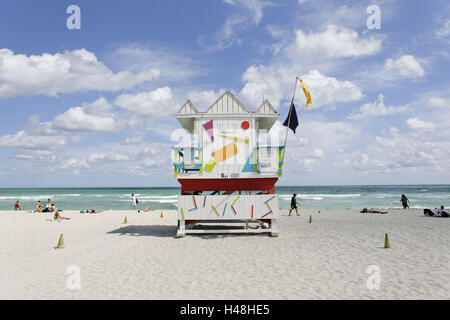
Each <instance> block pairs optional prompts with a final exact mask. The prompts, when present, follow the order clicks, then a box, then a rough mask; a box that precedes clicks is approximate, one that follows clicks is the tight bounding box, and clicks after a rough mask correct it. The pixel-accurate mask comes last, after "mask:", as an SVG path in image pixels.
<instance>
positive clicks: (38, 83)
mask: <svg viewBox="0 0 450 320" xmlns="http://www.w3.org/2000/svg"><path fill="white" fill-rule="evenodd" d="M159 73H160V72H159V70H157V69H149V70H145V71H142V72H140V73H137V74H133V73H130V72H129V71H121V72H117V73H114V72H113V71H111V70H110V69H109V68H108V67H106V66H105V65H104V64H103V63H102V62H101V61H98V59H97V57H96V56H95V54H94V53H92V52H89V51H87V50H85V49H79V50H74V51H65V52H63V53H56V54H49V53H43V54H42V55H31V56H26V55H23V54H14V52H12V51H11V50H9V49H0V98H8V97H14V96H22V95H39V94H42V95H49V96H55V95H57V94H60V93H73V92H77V91H86V90H99V91H117V90H121V89H129V88H132V87H134V86H135V85H137V84H140V83H142V82H145V81H149V80H153V79H155V78H157V77H158V76H159Z"/></svg>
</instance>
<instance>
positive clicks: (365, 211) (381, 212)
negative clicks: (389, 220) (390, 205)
mask: <svg viewBox="0 0 450 320" xmlns="http://www.w3.org/2000/svg"><path fill="white" fill-rule="evenodd" d="M360 213H380V214H387V213H388V212H387V211H378V210H372V209H367V208H364V209H362V210H361V212H360Z"/></svg>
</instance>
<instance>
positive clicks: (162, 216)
mask: <svg viewBox="0 0 450 320" xmlns="http://www.w3.org/2000/svg"><path fill="white" fill-rule="evenodd" d="M162 218H164V215H163V212H162V211H161V219H162Z"/></svg>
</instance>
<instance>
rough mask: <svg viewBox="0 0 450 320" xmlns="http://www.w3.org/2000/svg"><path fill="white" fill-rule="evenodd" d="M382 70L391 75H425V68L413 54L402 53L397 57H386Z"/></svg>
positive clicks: (411, 76)
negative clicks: (402, 54)
mask: <svg viewBox="0 0 450 320" xmlns="http://www.w3.org/2000/svg"><path fill="white" fill-rule="evenodd" d="M384 71H385V72H386V73H388V74H391V75H392V76H393V77H396V75H400V76H402V77H403V78H408V79H417V78H420V77H423V76H424V75H425V70H424V69H423V67H422V66H421V65H420V63H419V61H417V59H416V58H414V56H413V55H404V56H401V57H400V58H398V59H387V60H386V62H385V64H384Z"/></svg>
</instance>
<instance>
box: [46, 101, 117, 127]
mask: <svg viewBox="0 0 450 320" xmlns="http://www.w3.org/2000/svg"><path fill="white" fill-rule="evenodd" d="M111 110H112V106H111V104H110V103H109V102H108V101H107V100H106V99H105V98H100V99H98V100H96V101H94V102H93V103H83V104H82V105H81V106H79V107H73V108H70V109H69V110H67V111H66V112H64V113H63V114H60V115H58V116H56V117H55V119H54V120H53V122H52V127H53V128H55V129H63V130H68V131H71V130H74V131H103V132H113V131H115V130H116V129H118V128H117V127H116V126H117V124H116V121H115V116H114V114H113V113H112V112H111Z"/></svg>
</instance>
